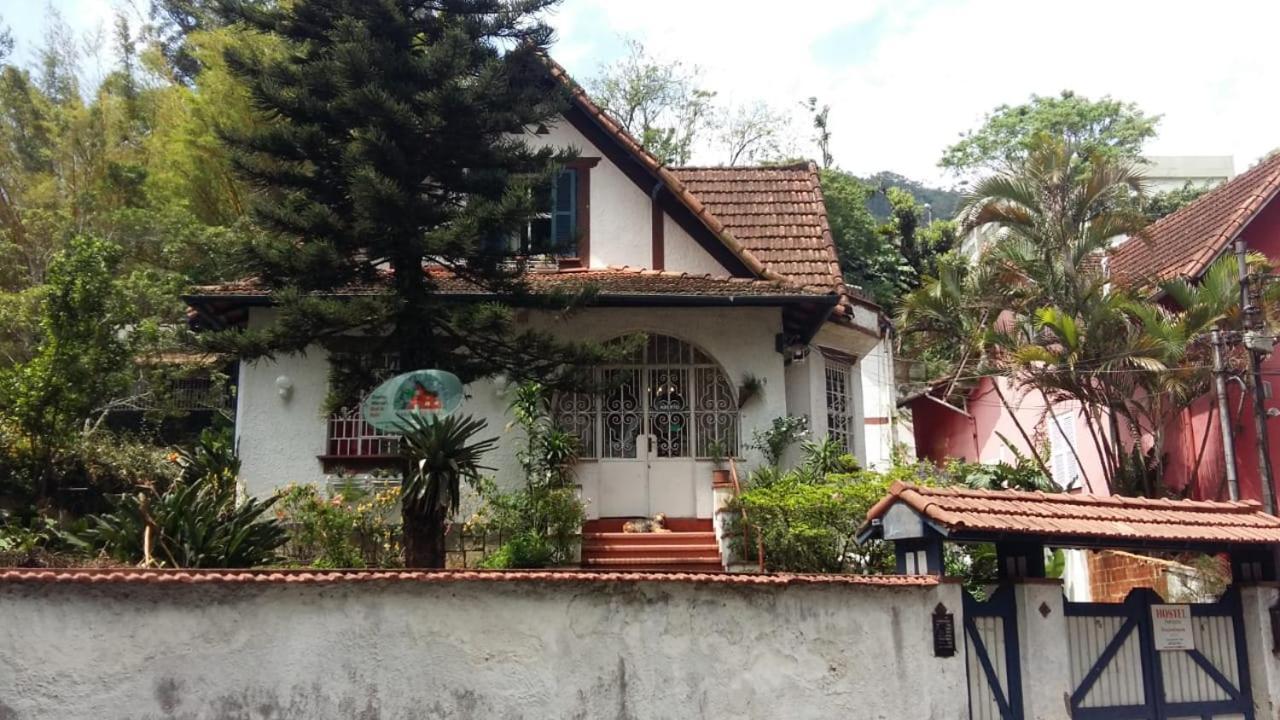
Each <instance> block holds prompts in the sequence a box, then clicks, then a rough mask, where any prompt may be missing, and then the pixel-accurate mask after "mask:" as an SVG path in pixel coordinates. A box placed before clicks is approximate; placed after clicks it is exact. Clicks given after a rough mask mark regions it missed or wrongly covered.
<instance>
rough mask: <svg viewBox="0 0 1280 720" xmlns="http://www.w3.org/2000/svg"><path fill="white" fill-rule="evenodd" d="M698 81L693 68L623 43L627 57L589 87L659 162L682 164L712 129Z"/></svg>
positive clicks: (710, 96) (708, 95)
mask: <svg viewBox="0 0 1280 720" xmlns="http://www.w3.org/2000/svg"><path fill="white" fill-rule="evenodd" d="M700 82H701V72H700V71H699V70H698V68H696V67H694V68H687V67H685V66H684V64H683V63H680V62H663V61H661V60H658V59H656V58H654V57H653V56H651V55H650V54H649V53H648V51H646V50H645V48H644V46H643V45H641V44H640V43H639V42H638V41H636V40H628V41H627V55H626V57H624V58H622V59H621V60H619V61H617V62H615V63H613V64H611V65H609V66H607V67H605V68H604V70H603V71H602V73H601V74H600V76H599V77H598V78H596V79H595V80H594V81H593V82H592V83H591V90H592V99H593V100H595V101H596V102H597V103H599V104H600V106H601V107H603V108H605V109H606V110H608V111H609V113H610V114H611V115H612V116H613V117H615V118H617V119H618V121H619V122H620V123H622V126H623V128H625V129H626V130H627V132H629V133H631V135H632V136H633V137H635V138H636V139H637V140H639V141H640V144H641V145H643V146H644V148H645V149H646V150H648V151H649V152H650V153H652V154H653V155H654V156H655V157H657V158H658V160H659V161H661V162H663V163H666V164H669V165H686V164H688V162H689V159H690V158H691V157H692V155H693V148H694V143H695V141H696V140H697V139H698V137H699V136H700V135H701V134H702V133H703V132H705V131H707V130H709V129H711V127H712V125H711V123H712V119H713V113H712V111H713V107H712V101H713V100H714V98H715V93H713V92H710V91H708V90H705V89H703V88H701V87H699V84H700Z"/></svg>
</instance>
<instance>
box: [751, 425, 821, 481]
mask: <svg viewBox="0 0 1280 720" xmlns="http://www.w3.org/2000/svg"><path fill="white" fill-rule="evenodd" d="M808 434H809V421H808V419H807V418H805V417H804V416H803V415H783V416H782V417H776V418H774V419H773V423H772V424H770V426H769V428H768V429H767V430H756V431H755V433H754V434H753V435H752V436H751V443H750V444H749V445H748V447H750V448H753V449H755V450H759V451H760V453H761V454H762V455H764V460H765V462H766V463H768V464H769V466H770V467H773V468H777V467H778V466H779V465H780V464H781V463H782V456H783V455H785V454H786V452H787V449H788V448H790V447H791V446H792V445H795V444H796V443H797V442H799V441H800V440H801V439H802V438H804V437H806V436H807V435H808Z"/></svg>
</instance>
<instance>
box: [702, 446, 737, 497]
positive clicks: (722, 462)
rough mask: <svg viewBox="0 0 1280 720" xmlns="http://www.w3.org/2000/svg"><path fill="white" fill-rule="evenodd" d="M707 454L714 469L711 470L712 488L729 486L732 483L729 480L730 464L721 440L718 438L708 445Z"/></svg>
mask: <svg viewBox="0 0 1280 720" xmlns="http://www.w3.org/2000/svg"><path fill="white" fill-rule="evenodd" d="M707 454H708V455H709V456H710V457H711V462H712V463H713V464H714V466H715V467H714V468H713V469H712V470H711V486H712V487H720V486H725V485H729V484H731V483H732V481H731V480H730V479H729V469H728V467H727V466H726V463H727V462H728V458H727V457H726V455H727V449H726V447H725V444H724V442H723V441H721V440H720V438H716V439H714V440H712V441H710V442H708V443H707Z"/></svg>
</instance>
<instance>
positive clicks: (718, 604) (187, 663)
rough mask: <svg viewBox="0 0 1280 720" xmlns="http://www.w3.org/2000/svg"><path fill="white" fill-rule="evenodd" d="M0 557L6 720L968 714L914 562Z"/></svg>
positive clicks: (960, 668)
mask: <svg viewBox="0 0 1280 720" xmlns="http://www.w3.org/2000/svg"><path fill="white" fill-rule="evenodd" d="M737 577H738V578H739V579H737V580H729V579H720V578H717V577H716V576H701V577H695V576H679V575H677V576H671V577H669V578H662V576H656V575H640V576H630V577H624V576H621V575H618V574H613V575H599V576H593V575H589V574H585V573H516V574H506V575H503V574H495V573H452V574H450V573H381V574H370V573H364V574H333V575H317V574H310V573H254V574H247V573H245V574H238V573H231V574H216V573H207V574H198V573H178V574H175V573H169V574H166V573H156V572H151V573H140V572H133V573H98V574H92V573H89V574H79V575H75V574H73V573H66V572H63V573H58V572H19V571H12V572H0V720H35V719H37V718H59V719H62V718H91V719H93V720H109V719H112V718H131V719H138V720H143V719H149V718H156V719H159V718H175V719H183V720H197V719H205V718H209V719H212V718H219V719H222V718H236V719H240V718H244V719H246V720H247V719H249V718H253V719H255V720H256V719H260V718H261V719H270V720H286V719H292V718H299V719H301V718H306V719H307V720H324V719H328V718H334V719H337V718H343V719H344V720H345V719H347V718H360V719H363V720H375V719H378V720H389V719H392V718H451V719H458V720H467V719H469V718H485V719H489V718H539V719H544V718H583V719H591V720H595V719H598V718H628V719H640V718H677V717H678V718H789V719H790V718H860V719H871V718H884V719H886V720H900V719H905V718H922V719H923V718H933V719H936V720H960V719H961V718H966V717H967V715H968V712H967V690H966V679H965V663H964V659H963V657H962V655H958V656H954V657H950V658H937V657H934V654H933V644H932V635H931V627H930V622H929V619H930V616H931V614H932V613H933V612H934V609H935V608H936V606H937V605H938V604H939V603H941V604H942V605H943V606H944V607H945V608H946V609H947V610H949V611H951V612H953V613H955V614H956V619H957V628H958V627H959V619H960V616H961V600H960V588H959V586H958V585H954V584H947V583H942V584H938V583H935V582H933V581H931V580H928V579H925V578H896V579H895V578H886V579H880V580H875V579H869V580H866V581H860V580H855V579H848V578H842V579H836V580H834V581H833V580H831V579H825V578H810V579H806V578H794V577H792V578H787V577H782V578H772V579H770V580H764V579H748V578H742V576H737Z"/></svg>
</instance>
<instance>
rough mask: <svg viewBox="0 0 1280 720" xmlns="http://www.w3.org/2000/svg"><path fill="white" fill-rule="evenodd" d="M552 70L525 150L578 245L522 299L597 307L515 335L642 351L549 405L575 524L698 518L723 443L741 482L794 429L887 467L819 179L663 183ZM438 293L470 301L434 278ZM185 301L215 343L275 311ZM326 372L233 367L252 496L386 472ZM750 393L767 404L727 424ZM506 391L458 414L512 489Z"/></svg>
mask: <svg viewBox="0 0 1280 720" xmlns="http://www.w3.org/2000/svg"><path fill="white" fill-rule="evenodd" d="M549 66H550V68H551V70H552V73H553V75H555V76H556V77H557V78H558V79H559V80H560V81H562V82H564V83H566V84H568V86H569V87H570V88H571V89H572V102H571V104H570V107H569V109H568V110H567V111H566V112H565V113H564V115H563V117H562V118H561V120H560V121H559V122H557V123H554V124H552V125H550V126H549V127H545V128H539V129H538V131H537V132H530V134H529V135H528V136H527V141H528V142H530V143H536V144H549V145H555V146H559V147H572V148H574V149H575V150H576V151H577V153H578V155H579V159H578V160H576V161H575V162H573V163H572V164H571V165H570V166H569V167H568V169H567V170H566V173H567V174H566V176H562V178H561V182H559V183H557V186H558V188H559V189H560V192H557V193H556V199H555V211H554V213H553V222H554V223H556V224H557V225H555V226H553V228H552V232H551V233H550V234H551V236H552V237H561V236H569V237H572V238H575V239H576V247H569V248H568V251H567V252H562V253H560V254H559V256H558V257H556V258H553V259H552V261H551V262H549V263H547V266H546V269H544V270H541V271H536V272H532V273H531V275H530V277H529V283H530V286H531V287H532V288H533V289H534V290H535V291H536V290H537V289H539V288H545V289H553V288H556V289H563V288H574V287H580V286H582V285H586V284H589V285H592V286H594V287H595V288H596V290H597V294H596V295H595V299H594V300H593V302H592V305H591V306H590V307H588V308H584V309H583V310H581V311H579V312H576V313H574V314H573V315H572V317H571V318H569V319H563V318H560V317H558V316H556V315H553V314H549V313H547V312H545V311H540V310H534V309H528V310H523V311H521V312H520V313H519V315H518V317H519V320H520V322H523V323H528V324H529V325H530V326H538V327H545V328H549V329H551V330H552V331H553V332H556V333H559V334H562V335H563V336H565V337H567V338H577V339H586V338H591V339H598V340H606V339H609V338H613V337H618V336H622V335H625V334H630V333H634V332H643V333H646V334H647V335H648V336H649V347H648V348H647V350H646V351H645V353H644V354H643V357H637V358H635V359H634V360H633V361H632V362H629V363H627V364H625V365H619V366H617V367H611V368H602V369H601V370H600V372H603V373H611V374H612V376H611V379H612V380H614V381H615V382H614V383H613V385H614V386H616V389H615V390H612V391H610V392H609V393H608V394H607V395H606V396H604V397H582V396H572V397H562V398H557V401H556V410H557V413H558V414H559V416H560V419H561V420H562V421H563V422H564V423H565V424H566V425H567V426H569V427H572V428H574V429H576V430H577V431H578V433H579V436H580V438H581V440H582V446H583V457H584V459H583V461H582V463H581V467H580V468H579V469H578V472H577V477H578V480H579V482H580V484H581V492H582V496H583V498H584V499H585V500H586V501H587V507H588V514H589V517H591V518H593V519H602V518H623V517H635V516H648V515H652V514H655V513H659V512H661V513H665V514H666V515H667V516H668V517H670V518H687V519H694V518H696V519H700V520H704V521H709V519H710V518H712V517H713V514H714V508H713V492H712V486H711V477H712V475H711V470H712V469H713V464H712V462H711V459H710V455H711V452H710V450H709V448H708V444H709V443H710V442H711V441H712V440H714V439H716V438H721V439H724V440H726V441H727V444H728V445H729V447H730V449H731V451H732V452H733V453H734V454H736V455H737V456H738V457H739V458H740V461H739V462H740V467H747V466H750V465H751V464H753V463H755V462H757V461H758V457H757V456H756V455H755V454H754V453H752V452H748V451H747V449H746V447H745V445H746V443H747V442H748V441H749V440H750V439H751V437H752V434H753V433H754V432H755V431H757V430H760V429H763V428H766V427H768V426H769V425H770V423H771V422H772V421H773V419H774V418H776V417H779V416H782V415H787V414H792V415H804V416H807V417H808V419H809V421H810V427H811V429H812V431H813V433H814V434H815V435H816V436H819V437H821V436H826V435H830V436H831V437H834V438H837V439H838V440H840V441H841V442H843V443H844V444H845V445H846V447H847V448H848V449H849V451H850V452H852V453H853V454H855V455H856V456H857V457H858V458H860V459H861V460H863V461H864V462H866V461H867V460H868V459H870V460H872V461H876V462H881V461H883V459H884V458H885V456H886V452H887V450H886V443H885V441H884V438H883V437H882V434H883V430H884V427H885V426H886V423H887V422H888V420H889V414H890V412H891V409H892V400H891V398H892V392H893V386H892V377H891V375H892V373H891V372H889V371H888V369H887V368H884V367H879V366H877V368H876V369H875V372H873V373H869V374H867V373H863V368H862V364H863V362H864V358H867V357H868V355H869V354H870V353H872V352H873V351H875V350H876V348H877V346H878V345H879V344H880V343H881V340H882V333H881V329H882V323H883V318H882V314H881V312H880V310H879V308H878V307H877V306H876V305H875V304H874V303H872V302H871V301H869V300H867V299H866V298H864V297H863V296H862V295H861V294H860V293H859V292H857V291H856V290H855V289H852V288H849V287H846V286H845V285H844V284H843V282H842V281H841V277H840V271H839V266H838V263H837V260H836V254H835V248H834V245H833V242H832V237H831V231H830V228H829V227H828V224H827V217H826V209H825V206H824V204H823V198H822V191H821V189H820V187H819V182H818V172H817V168H816V166H814V165H813V164H811V163H809V164H799V165H791V166H785V167H751V168H744V167H734V168H709V167H708V168H692V167H691V168H672V167H664V166H663V165H661V164H660V163H659V162H658V161H657V160H656V159H655V158H654V157H653V156H651V155H649V154H648V153H646V152H645V151H644V150H643V149H642V148H641V147H640V146H639V144H638V143H637V142H636V141H635V140H634V139H633V138H632V137H630V136H629V135H628V134H627V133H626V132H625V131H623V130H622V129H621V127H620V126H619V125H618V123H617V122H615V121H614V120H613V119H612V118H610V117H609V116H608V115H607V114H606V113H604V112H603V111H602V110H601V109H600V108H599V107H598V106H596V105H595V104H594V103H593V102H592V101H591V99H590V98H588V97H587V96H586V94H585V93H584V92H583V91H582V90H581V88H579V87H578V86H577V85H575V84H573V82H572V81H571V80H570V79H569V78H568V76H567V75H566V74H565V73H564V71H563V69H562V68H560V67H559V66H558V65H555V64H554V63H549ZM565 188H568V189H570V192H564V189H565ZM565 224H567V226H568V230H567V231H566V230H565ZM440 291H441V292H442V293H444V294H454V295H457V296H459V297H461V298H468V297H478V295H477V294H476V291H475V290H474V289H473V288H470V287H467V286H465V285H464V284H462V283H460V282H453V283H452V284H451V282H450V281H449V280H448V279H443V280H441V283H440ZM187 301H188V302H189V304H190V306H191V308H192V310H193V311H194V313H195V314H196V316H197V317H198V318H200V319H201V322H207V323H209V324H214V325H218V326H226V325H228V324H235V323H245V324H247V325H248V326H259V325H261V324H263V323H270V322H272V317H273V312H274V311H273V309H272V307H271V298H270V297H269V296H268V294H267V293H266V292H265V291H264V290H263V289H261V288H260V287H257V286H255V285H254V283H252V282H242V283H230V284H225V285H218V286H208V287H201V288H198V289H196V290H195V291H194V292H193V293H192V294H191V295H189V296H188V297H187ZM879 365H884V363H883V362H881V363H879ZM328 367H329V360H328V355H327V354H326V351H325V350H324V349H323V348H321V347H319V346H317V347H315V348H313V349H312V350H311V351H309V352H307V353H306V354H305V355H296V356H286V357H281V358H279V359H278V360H276V361H274V362H268V361H258V362H242V363H241V364H240V368H239V392H238V404H237V409H236V437H237V442H238V445H239V451H240V455H241V458H242V477H243V479H244V481H245V482H246V484H247V486H248V489H249V491H250V492H252V493H255V494H265V493H269V492H271V491H272V490H273V489H274V488H276V487H279V486H281V485H285V484H288V483H317V484H322V483H324V482H325V481H326V479H327V478H329V477H331V476H332V475H333V474H334V473H337V472H339V471H342V470H346V471H353V472H354V471H362V470H368V469H370V468H373V467H377V466H378V465H379V464H385V463H386V462H387V460H388V455H390V454H392V453H393V452H394V448H395V440H394V438H388V437H386V436H383V435H380V434H379V433H378V432H376V431H374V430H373V429H372V428H370V427H369V426H367V425H365V424H364V423H363V421H362V420H360V418H359V417H358V415H356V414H354V413H348V414H338V415H336V416H326V415H325V414H324V413H323V412H322V407H323V403H324V399H325V397H326V395H327V382H328V380H327V376H328ZM868 377H870V378H877V379H878V380H877V381H878V382H883V383H884V388H873V389H874V390H876V391H877V398H876V400H875V407H874V408H872V410H871V412H872V413H874V415H872V416H870V417H868V416H867V411H866V409H864V398H865V396H866V394H867V392H868V387H867V381H868ZM750 378H755V379H756V380H758V381H759V385H760V387H761V388H762V391H761V392H759V393H757V394H756V395H755V396H754V397H752V398H750V399H749V400H747V401H745V402H743V403H741V407H739V392H738V391H739V388H740V387H741V386H742V385H743V383H744V381H746V380H748V379H750ZM282 387H287V389H286V390H282V389H281V388H282ZM507 390H508V388H507V386H506V384H505V383H504V381H503V380H502V379H501V378H497V379H494V380H487V381H482V382H476V383H472V384H471V385H470V386H468V388H467V394H468V396H469V399H468V400H467V401H466V402H465V404H464V406H463V411H464V412H467V413H470V414H474V415H477V416H482V417H485V418H487V419H488V421H489V428H490V430H492V431H494V432H496V433H502V434H503V435H504V437H503V441H502V443H501V449H500V450H499V451H497V452H496V453H495V456H494V457H489V458H487V461H488V462H489V464H491V465H495V466H496V467H497V473H496V475H497V479H498V481H499V483H500V484H515V483H518V482H521V481H522V479H521V478H520V477H519V476H518V468H517V465H516V462H515V452H516V448H517V446H518V443H519V441H520V437H519V435H518V434H517V433H518V431H513V430H507V429H506V426H507V424H508V423H509V421H510V418H509V417H507V415H506V408H507V404H508V402H509V398H508V397H507ZM886 397H887V398H890V400H889V401H888V402H885V401H884V399H885V398H886ZM886 408H889V409H888V410H886ZM868 422H870V423H871V425H869V426H868V425H867V423H868ZM867 427H870V428H872V429H873V431H874V433H875V435H874V437H873V441H872V443H871V447H868V440H867V437H868V434H867V432H866V428H867ZM869 452H870V458H869V457H868V454H869Z"/></svg>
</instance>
